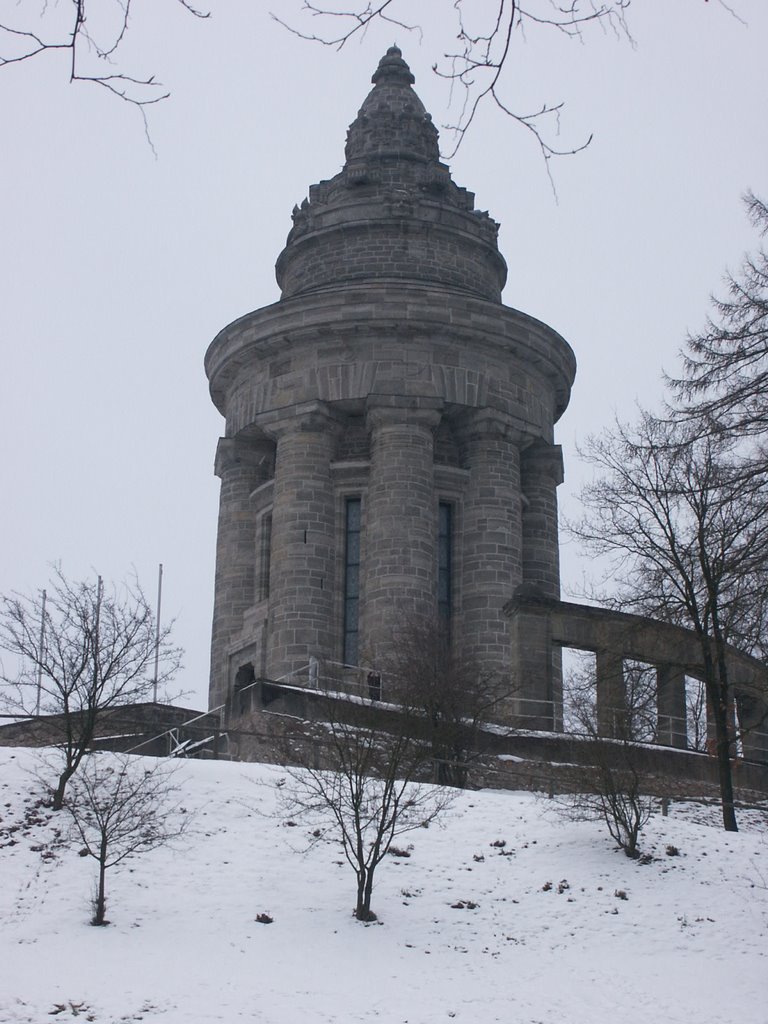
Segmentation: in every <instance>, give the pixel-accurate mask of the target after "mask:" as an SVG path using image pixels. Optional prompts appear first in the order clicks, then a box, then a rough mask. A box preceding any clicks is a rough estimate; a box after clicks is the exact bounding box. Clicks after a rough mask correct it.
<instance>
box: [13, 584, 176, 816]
mask: <svg viewBox="0 0 768 1024" xmlns="http://www.w3.org/2000/svg"><path fill="white" fill-rule="evenodd" d="M172 625H173V624H172V623H170V624H168V625H166V626H164V627H163V628H162V629H159V630H158V629H157V624H156V621H155V616H154V614H153V611H152V608H151V607H150V605H149V602H148V601H147V599H146V597H145V596H144V593H143V592H142V590H141V587H140V586H139V584H138V582H132V583H126V584H123V585H122V586H121V587H120V588H115V587H112V588H110V589H108V590H106V591H105V588H104V584H103V582H102V579H101V577H98V579H96V580H93V579H90V580H82V581H71V580H69V579H67V577H66V576H65V575H64V573H63V572H62V571H61V569H60V568H57V569H56V572H55V575H54V579H53V581H52V583H51V584H49V587H48V589H47V590H45V591H43V592H42V593H41V594H40V595H36V596H34V597H25V596H23V595H18V594H12V595H10V596H4V597H2V598H1V599H0V649H1V650H5V651H7V652H8V653H9V654H10V655H11V657H12V658H13V660H14V662H15V663H16V665H15V667H16V671H15V672H14V673H10V674H9V673H7V672H6V671H5V669H4V668H3V667H2V666H0V682H2V683H3V684H5V691H6V692H5V693H4V694H3V695H2V699H3V702H4V703H5V705H6V707H7V708H8V709H9V710H11V711H12V712H14V713H16V714H21V715H26V716H35V717H38V716H40V715H41V714H42V715H46V716H51V717H50V718H48V719H47V720H46V723H45V726H46V736H50V737H51V742H53V743H55V744H56V746H57V747H58V748H59V750H60V751H61V754H62V757H63V764H62V765H61V771H60V774H59V777H58V782H57V784H56V786H55V789H54V792H53V808H54V810H60V809H61V807H62V805H63V802H64V793H65V790H66V786H67V783H68V782H69V780H70V778H71V777H72V776H73V775H74V773H75V772H76V771H77V769H78V767H79V766H80V763H81V761H82V759H83V757H84V756H85V754H86V752H87V751H88V749H89V748H90V746H91V744H92V742H93V739H94V737H95V736H96V734H97V727H98V725H99V724H100V722H101V721H102V719H103V718H104V715H105V713H107V712H109V711H111V710H113V709H115V708H119V707H122V706H125V705H127V704H134V703H137V702H140V701H143V700H146V699H147V698H148V697H150V696H152V695H153V693H157V691H158V688H159V689H160V692H163V691H164V689H165V685H166V684H167V683H168V682H169V681H170V680H171V679H172V678H173V676H174V674H175V673H176V671H177V669H178V667H179V663H180V656H181V652H180V650H179V648H177V647H174V646H172V644H171V642H170V635H171V630H172Z"/></svg>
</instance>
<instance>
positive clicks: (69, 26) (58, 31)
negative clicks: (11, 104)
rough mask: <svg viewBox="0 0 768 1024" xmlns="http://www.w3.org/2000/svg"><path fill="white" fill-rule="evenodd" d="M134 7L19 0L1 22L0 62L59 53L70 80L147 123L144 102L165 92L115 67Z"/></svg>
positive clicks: (126, 0)
mask: <svg viewBox="0 0 768 1024" xmlns="http://www.w3.org/2000/svg"><path fill="white" fill-rule="evenodd" d="M175 2H176V3H177V4H179V5H180V6H181V7H183V8H184V10H185V11H188V12H189V13H190V14H191V15H193V16H194V17H196V18H207V17H208V13H207V12H205V11H202V10H200V9H198V8H197V7H195V6H193V4H192V3H190V0H175ZM133 13H134V5H133V0H112V2H111V3H110V2H108V3H104V0H101V2H99V3H96V2H94V0H71V2H69V3H67V4H66V5H59V4H48V3H41V4H34V3H30V2H29V0H21V2H19V3H17V4H16V5H15V8H14V10H13V11H10V10H9V11H8V13H7V15H6V16H5V17H4V19H3V21H2V22H0V46H2V51H0V68H1V67H7V66H8V65H11V64H20V63H22V62H25V61H31V60H35V59H36V58H40V57H42V56H43V55H45V54H52V53H53V54H55V53H61V54H63V55H64V56H65V58H66V62H67V63H66V68H67V74H68V77H69V81H70V82H87V83H90V84H92V85H98V86H101V88H103V89H106V90H107V92H109V93H111V94H112V95H113V96H117V97H118V98H119V99H121V100H124V101H125V102H126V103H130V104H132V105H133V106H134V107H136V108H137V109H138V110H139V111H140V113H141V115H142V117H143V118H144V127H145V129H146V126H147V121H146V114H145V108H146V107H148V106H151V105H152V104H153V103H159V102H160V101H161V100H164V99H167V97H168V96H169V93H168V92H167V91H165V89H164V87H163V85H162V84H161V83H160V82H157V81H155V78H154V76H152V75H150V76H149V77H143V78H142V77H138V76H136V75H132V74H129V73H128V72H125V71H118V70H115V68H116V67H117V66H119V65H116V61H117V60H118V57H119V54H118V51H119V49H120V47H121V45H122V43H123V42H124V40H125V37H126V35H127V34H128V30H129V27H130V21H131V16H132V15H133Z"/></svg>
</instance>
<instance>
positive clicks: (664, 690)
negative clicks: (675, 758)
mask: <svg viewBox="0 0 768 1024" xmlns="http://www.w3.org/2000/svg"><path fill="white" fill-rule="evenodd" d="M656 708H657V714H658V728H657V732H658V742H659V743H664V744H666V745H667V746H669V747H679V748H680V749H681V750H685V749H686V747H687V746H688V733H687V729H686V711H685V669H683V668H681V667H680V666H679V665H659V666H658V667H657V668H656Z"/></svg>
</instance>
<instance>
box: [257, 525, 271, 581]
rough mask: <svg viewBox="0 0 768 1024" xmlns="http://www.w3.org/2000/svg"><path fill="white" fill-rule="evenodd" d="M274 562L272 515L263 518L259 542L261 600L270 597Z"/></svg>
mask: <svg viewBox="0 0 768 1024" xmlns="http://www.w3.org/2000/svg"><path fill="white" fill-rule="evenodd" d="M271 561H272V513H271V512H267V513H266V515H263V516H262V517H261V539H260V541H259V600H260V601H263V600H264V599H265V598H267V597H269V569H270V563H271Z"/></svg>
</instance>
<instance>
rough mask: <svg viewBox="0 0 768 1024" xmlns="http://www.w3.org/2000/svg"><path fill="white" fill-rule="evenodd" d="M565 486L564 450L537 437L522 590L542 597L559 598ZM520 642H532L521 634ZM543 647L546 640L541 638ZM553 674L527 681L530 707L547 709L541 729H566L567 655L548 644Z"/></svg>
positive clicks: (525, 507) (524, 472) (523, 475)
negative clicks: (561, 490)
mask: <svg viewBox="0 0 768 1024" xmlns="http://www.w3.org/2000/svg"><path fill="white" fill-rule="evenodd" d="M562 482H563V452H562V448H561V447H560V445H553V444H547V442H546V441H543V440H541V439H538V440H536V441H534V442H533V444H531V445H529V447H527V448H525V449H524V450H523V452H522V455H521V460H520V488H521V490H522V494H523V502H522V574H523V586H525V587H535V588H536V591H537V592H539V593H540V594H541V595H542V596H543V597H548V598H554V600H556V601H557V600H559V599H560V549H559V542H558V528H557V488H558V485H559V484H561V483H562ZM518 642H522V643H524V644H526V643H528V642H529V641H528V640H527V638H526V637H525V636H521V637H520V638H519V641H518ZM536 643H537V644H540V643H543V637H542V638H538V639H537V640H536ZM547 670H548V675H547V677H546V678H536V677H535V676H534V675H532V674H531V673H530V672H528V673H526V675H525V679H524V680H523V686H524V695H525V696H526V698H527V701H528V706H534V705H532V704H530V702H531V701H532V700H534V699H535V700H537V701H538V702H539V703H538V706H539V707H541V708H547V709H548V712H547V714H548V721H549V724H542V725H540V726H539V728H549V729H562V721H563V656H562V651H561V649H560V648H559V647H556V646H554V645H552V644H550V645H549V657H548V661H547Z"/></svg>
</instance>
